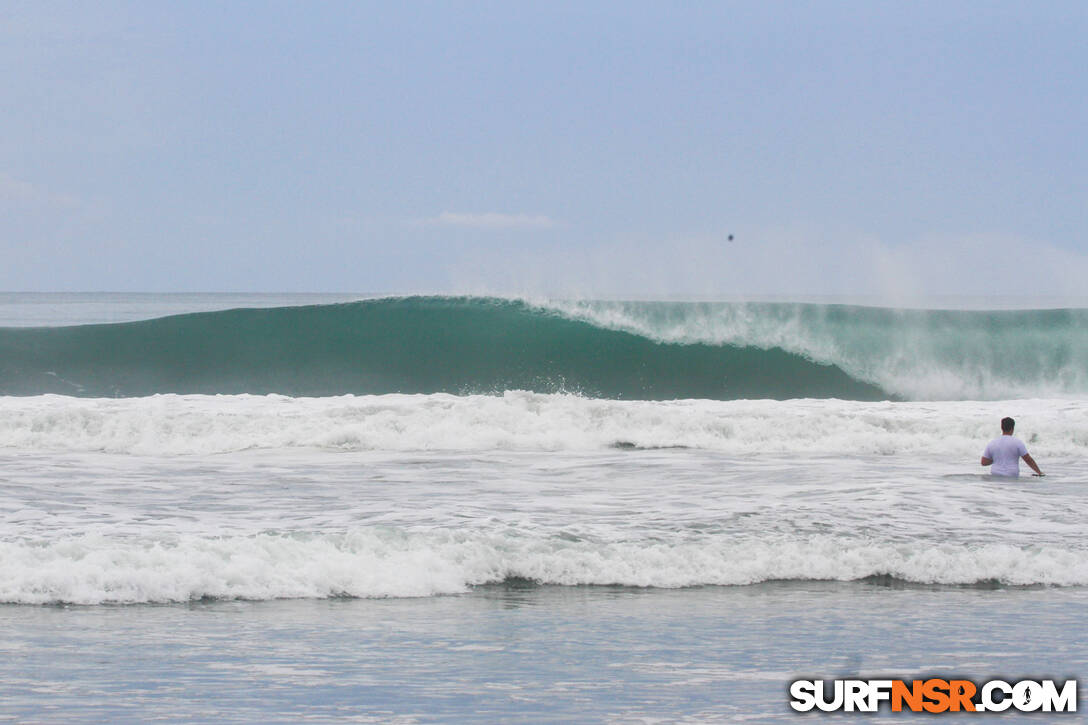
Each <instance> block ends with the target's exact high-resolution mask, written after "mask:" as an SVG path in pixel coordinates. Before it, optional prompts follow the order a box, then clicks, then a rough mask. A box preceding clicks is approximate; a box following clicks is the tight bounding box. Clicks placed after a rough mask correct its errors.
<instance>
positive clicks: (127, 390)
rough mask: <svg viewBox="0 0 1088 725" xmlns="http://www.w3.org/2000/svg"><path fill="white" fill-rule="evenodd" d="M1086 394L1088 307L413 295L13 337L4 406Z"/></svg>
mask: <svg viewBox="0 0 1088 725" xmlns="http://www.w3.org/2000/svg"><path fill="white" fill-rule="evenodd" d="M514 389H519V390H531V391H534V392H539V393H555V392H571V393H578V394H581V395H583V396H586V397H594V398H607V399H628V400H665V399H682V398H704V399H715V400H736V399H764V398H769V399H779V400H781V399H790V398H841V399H848V400H882V399H888V398H893V399H895V398H901V399H911V400H956V399H1009V398H1023V397H1070V396H1072V397H1080V396H1084V395H1086V394H1088V311H1085V310H1048V311H998V312H973V311H972V312H968V311H963V312H947V311H945V312H942V311H923V310H891V309H878V308H863V307H848V306H841V305H795V304H739V303H670V302H628V303H622V302H555V301H547V302H526V301H519V300H506V299H496V298H473V297H407V298H383V299H375V300H365V301H361V302H353V303H346V304H335V305H314V306H306V307H283V308H271V309H238V310H227V311H222V312H202V313H194V314H187V315H177V316H172V317H166V318H159V319H154V320H146V321H140V322H127V323H118V324H107V325H82V326H76V327H59V328H5V329H0V395H37V394H43V393H58V394H64V395H76V396H84V397H131V396H144V395H153V394H155V393H205V394H217V393H222V394H238V393H256V394H265V393H278V394H283V395H292V396H330V395H342V394H348V393H351V394H357V395H359V394H386V393H440V392H446V393H455V394H469V393H497V392H502V391H504V390H514Z"/></svg>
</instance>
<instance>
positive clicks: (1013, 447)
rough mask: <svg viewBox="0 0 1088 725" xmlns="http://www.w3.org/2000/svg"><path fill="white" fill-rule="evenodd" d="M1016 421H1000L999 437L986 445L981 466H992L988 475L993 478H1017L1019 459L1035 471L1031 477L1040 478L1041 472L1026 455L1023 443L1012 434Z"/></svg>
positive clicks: (1026, 448)
mask: <svg viewBox="0 0 1088 725" xmlns="http://www.w3.org/2000/svg"><path fill="white" fill-rule="evenodd" d="M1015 427H1016V421H1015V420H1013V419H1012V418H1002V419H1001V435H1000V436H998V437H997V438H994V439H993V440H992V441H990V442H989V443H987V444H986V450H985V451H983V452H982V465H984V466H989V465H991V464H992V465H993V468H991V469H990V473H992V474H993V475H995V476H1019V475H1020V459H1021V458H1023V459H1024V463H1026V464H1028V465H1029V466H1030V467H1031V470H1033V471H1035V473H1033V474H1032V475H1033V476H1042V475H1043V472H1042V471H1040V470H1039V467H1038V466H1037V465H1035V459H1034V458H1032V457H1031V456H1030V455H1029V454H1028V447H1027V446H1025V445H1024V441H1022V440H1020V439H1019V438H1017V437H1016V436H1014V435H1013V434H1012V431H1013V428H1015Z"/></svg>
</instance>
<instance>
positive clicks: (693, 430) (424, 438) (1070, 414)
mask: <svg viewBox="0 0 1088 725" xmlns="http://www.w3.org/2000/svg"><path fill="white" fill-rule="evenodd" d="M1010 411H1011V412H1012V413H1013V414H1015V416H1016V417H1017V419H1018V420H1019V421H1020V426H1019V429H1018V432H1019V433H1020V434H1021V435H1022V436H1024V437H1025V440H1026V441H1027V442H1028V445H1029V446H1030V447H1031V450H1032V451H1034V452H1035V454H1036V455H1039V456H1043V457H1044V458H1050V457H1053V456H1066V457H1076V458H1081V457H1084V456H1085V455H1088V436H1086V435H1085V431H1086V430H1088V401H1047V400H1032V401H1015V402H948V403H865V402H857V401H842V400H791V401H770V400H756V401H712V400H681V401H660V402H652V401H616V400H601V399H591V398H583V397H581V396H577V395H563V394H558V395H544V394H539V393H529V392H524V391H510V392H507V393H504V394H502V395H473V396H456V395H448V394H436V395H381V396H359V397H356V396H340V397H335V398H290V397H285V396H278V395H272V396H253V395H237V396H223V395H217V396H203V395H190V396H177V395H158V396H151V397H147V398H122V399H87V398H72V397H66V396H58V395H44V396H35V397H26V398H23V397H7V398H0V450H5V449H7V450H12V451H37V452H65V451H68V452H111V453H131V454H141V455H202V454H218V453H229V452H232V451H244V450H253V449H262V450H271V449H292V448H312V449H324V450H329V451H413V450H422V451H426V450H432V451H460V450H526V451H563V450H572V451H590V450H602V449H608V448H617V449H627V448H672V447H686V448H697V449H705V450H712V451H721V452H724V453H728V454H734V455H746V454H791V453H792V454H816V455H848V456H853V455H894V454H901V453H910V452H922V453H924V454H925V455H926V456H928V457H932V456H941V455H944V456H949V457H954V458H956V459H960V460H974V459H975V458H977V456H978V454H979V450H980V446H982V445H983V444H984V442H985V441H986V440H989V439H990V438H992V437H993V436H994V434H995V431H996V428H997V421H999V420H1000V419H1001V418H1002V417H1003V416H1005V415H1009V414H1010Z"/></svg>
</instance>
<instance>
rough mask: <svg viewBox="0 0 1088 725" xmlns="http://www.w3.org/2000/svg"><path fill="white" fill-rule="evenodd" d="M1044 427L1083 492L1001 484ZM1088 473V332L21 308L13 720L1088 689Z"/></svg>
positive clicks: (667, 705) (183, 302)
mask: <svg viewBox="0 0 1088 725" xmlns="http://www.w3.org/2000/svg"><path fill="white" fill-rule="evenodd" d="M1006 415H1010V416H1012V417H1014V418H1016V420H1017V431H1016V432H1017V435H1019V436H1020V437H1021V438H1022V439H1023V440H1024V441H1025V442H1026V443H1027V446H1028V448H1029V450H1030V452H1031V453H1032V455H1033V456H1034V458H1035V460H1036V461H1038V462H1039V464H1040V466H1041V467H1042V469H1043V470H1044V471H1045V472H1046V473H1047V476H1046V477H1044V478H1034V477H1030V476H1027V475H1026V474H1027V471H1026V469H1025V470H1024V475H1023V477H1021V478H1019V479H1001V478H995V477H991V476H988V475H986V469H983V468H982V467H980V466H979V457H980V454H981V451H982V449H983V448H984V447H985V444H986V442H987V441H988V440H989V439H990V438H992V437H994V436H996V435H998V434H999V432H1000V431H999V428H998V421H999V420H1000V419H1001V418H1002V417H1004V416H1006ZM1086 451H1088V309H1084V308H1079V307H1078V308H1068V307H1065V308H1063V307H1050V308H1046V309H996V308H995V309H985V308H979V307H978V306H975V307H974V308H972V309H924V308H910V309H895V308H890V307H878V306H867V305H857V304H836V303H826V302H822V303H815V302H807V303H798V302H785V301H777V302H776V301H762V302H743V301H705V300H704V301H678V300H668V301H662V300H639V301H620V300H550V299H528V298H525V299H522V298H519V299H512V298H497V297H439V296H407V297H383V296H366V295H362V296H360V295H302V296H298V295H128V294H68V295H64V294H16V293H6V294H0V520H2V522H3V523H2V528H0V602H2V603H3V604H2V605H0V621H2V622H3V627H2V628H0V632H2V636H0V692H2V693H4V696H3V697H2V698H0V719H7V720H13V721H19V722H61V721H63V722H103V721H121V722H123V721H130V722H135V721H148V720H161V721H167V722H255V721H260V722H299V721H303V720H305V721H315V722H330V721H349V722H406V723H407V722H642V723H645V722H731V721H745V722H781V721H783V720H787V719H792V718H793V717H801V716H800V715H798V714H796V713H794V712H793V711H792V710H791V709H790V706H789V699H790V697H789V692H788V691H789V683H790V682H791V681H793V680H796V679H833V678H838V677H843V678H878V677H889V678H899V679H908V680H909V679H925V678H926V677H930V676H935V677H945V678H949V677H958V678H965V679H970V680H972V681H975V682H983V681H986V680H989V679H993V678H1001V679H1006V680H1009V681H1013V680H1019V679H1040V678H1054V679H1060V680H1064V679H1072V678H1077V677H1081V676H1083V675H1084V673H1085V672H1086V671H1088V667H1086V665H1088V646H1086V645H1085V640H1084V635H1083V633H1084V632H1085V631H1088V608H1086V606H1085V605H1086V604H1088V532H1086V527H1085V511H1086V510H1088V466H1086V465H1085V462H1084V460H1085V452H1086ZM1082 709H1083V708H1082ZM903 717H908V719H913V718H910V716H909V715H906V714H902V713H890V712H887V711H884V712H882V713H880V714H878V715H875V716H873V715H860V714H856V713H854V714H851V713H846V714H842V715H841V718H842V719H846V720H850V721H858V722H865V721H868V720H869V719H878V720H882V719H897V718H898V719H901V718H903ZM977 717H978V716H977V715H974V716H973V715H956V714H946V715H943V716H942V717H941V719H942V721H948V722H956V721H958V720H963V721H968V722H970V721H977ZM1012 717H1013V718H1015V717H1026V716H1024V715H1012ZM1070 717H1072V718H1076V717H1078V716H1077V715H1073V716H1068V715H1067V716H1064V719H1069V718H1070ZM1005 719H1006V720H1009V719H1010V717H1009V715H1008V714H1006V717H1005Z"/></svg>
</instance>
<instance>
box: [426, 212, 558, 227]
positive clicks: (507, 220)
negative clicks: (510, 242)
mask: <svg viewBox="0 0 1088 725" xmlns="http://www.w3.org/2000/svg"><path fill="white" fill-rule="evenodd" d="M422 223H423V224H426V225H428V226H443V227H471V228H473V229H548V228H550V227H554V226H555V224H556V223H555V220H554V219H551V218H550V217H546V216H543V215H541V214H501V213H499V212H486V213H483V214H472V213H466V212H452V211H444V212H442V213H441V214H439V215H438V216H436V217H433V218H431V219H424V220H423V222H422Z"/></svg>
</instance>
